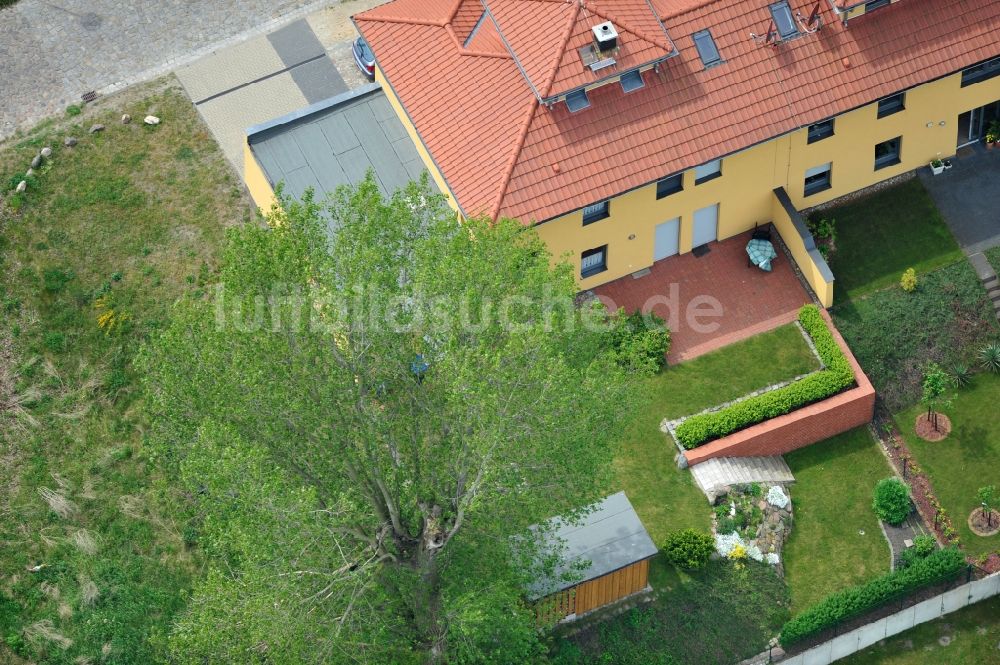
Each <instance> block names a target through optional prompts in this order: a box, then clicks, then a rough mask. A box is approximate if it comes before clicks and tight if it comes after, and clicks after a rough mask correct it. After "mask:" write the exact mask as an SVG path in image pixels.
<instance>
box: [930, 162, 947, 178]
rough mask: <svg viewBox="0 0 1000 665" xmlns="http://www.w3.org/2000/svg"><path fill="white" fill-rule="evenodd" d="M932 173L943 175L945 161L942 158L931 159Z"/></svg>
mask: <svg viewBox="0 0 1000 665" xmlns="http://www.w3.org/2000/svg"><path fill="white" fill-rule="evenodd" d="M931 173H933V174H934V175H941V174H942V173H944V163H943V162H942V161H941V160H940V159H932V160H931Z"/></svg>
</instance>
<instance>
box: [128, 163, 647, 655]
mask: <svg viewBox="0 0 1000 665" xmlns="http://www.w3.org/2000/svg"><path fill="white" fill-rule="evenodd" d="M330 223H333V224H334V225H335V226H336V227H337V233H336V234H333V236H332V237H331V236H330V234H329V233H328V225H329V224H330ZM218 280H219V289H218V290H213V291H212V293H213V294H215V299H214V300H213V301H208V300H206V299H200V298H196V297H195V296H194V295H191V296H189V297H186V298H184V299H182V301H181V302H180V303H179V304H178V305H176V306H175V308H174V310H173V312H172V314H173V318H172V320H171V322H170V323H169V325H168V326H167V327H166V328H165V329H164V330H163V331H162V333H159V334H157V335H155V340H154V341H153V343H151V345H150V346H149V347H148V348H147V349H146V350H145V352H144V353H143V355H142V357H141V359H140V360H139V362H138V363H137V368H138V370H139V374H140V375H143V376H144V380H145V385H146V387H147V389H148V392H149V394H150V397H149V406H150V412H151V418H150V421H151V422H152V423H154V425H153V428H154V429H153V431H152V432H151V442H150V447H151V448H154V449H155V450H156V451H157V454H158V455H159V456H160V459H161V461H162V463H163V465H164V468H165V469H166V471H167V473H168V475H170V474H171V473H172V470H174V469H177V468H179V469H180V470H181V471H182V472H183V474H184V477H185V478H186V479H187V482H188V485H189V487H190V488H191V490H192V491H193V492H194V491H196V488H199V487H204V488H205V493H203V494H202V495H200V497H199V506H198V513H199V514H200V515H201V516H203V522H202V526H201V527H200V531H199V536H198V544H199V547H200V548H203V549H204V551H205V552H206V553H207V554H208V555H209V557H210V559H209V563H210V566H211V569H212V571H213V572H212V575H211V577H210V578H209V579H208V580H207V581H206V582H205V583H204V584H200V585H199V586H198V588H197V589H196V591H195V593H194V595H193V600H192V603H191V610H190V612H189V613H188V614H187V615H185V617H183V618H182V619H181V620H180V621H179V622H178V629H177V631H176V632H175V634H174V636H173V637H172V638H171V649H172V653H173V654H175V656H176V660H178V661H179V662H199V663H200V662H205V661H213V660H214V661H220V662H230V661H231V660H233V658H234V656H235V654H238V653H251V652H253V650H255V649H256V648H257V645H258V644H260V643H261V641H262V640H264V641H265V642H267V643H270V642H271V641H272V640H273V641H275V642H276V645H275V648H273V649H271V650H269V654H286V655H283V656H282V659H283V660H284V662H316V661H323V660H324V659H325V658H327V657H328V654H331V653H345V654H353V653H355V652H356V651H357V645H358V644H365V645H368V646H366V647H365V649H364V651H365V657H366V658H368V659H369V660H372V661H374V662H404V663H405V662H408V661H413V660H423V659H424V658H425V657H426V655H427V652H428V651H429V650H431V649H432V648H434V649H437V650H440V651H442V652H444V653H446V654H447V660H449V661H451V660H454V661H455V662H483V661H486V662H497V663H502V662H512V663H514V662H524V661H530V660H531V659H532V658H533V654H536V653H537V650H538V648H539V642H538V633H537V630H536V626H535V622H534V617H533V616H532V613H531V612H529V611H528V610H527V609H525V607H524V603H523V601H522V596H523V591H524V586H523V585H524V584H525V583H526V582H528V581H529V580H531V579H535V578H537V577H538V576H539V575H542V574H545V573H547V572H551V569H552V566H553V565H554V563H555V561H556V559H557V556H558V552H548V551H538V546H540V543H538V542H536V541H535V540H534V539H525V538H523V537H522V536H523V535H524V534H525V532H526V529H527V527H528V526H529V525H531V524H537V523H540V522H542V521H543V520H545V519H546V518H548V517H551V516H552V515H554V514H560V513H563V512H565V511H566V510H569V509H573V508H578V507H580V506H583V505H586V504H587V503H590V502H591V501H593V500H594V499H595V498H597V497H599V496H601V495H602V493H604V492H606V488H607V486H608V483H609V476H610V471H611V469H610V461H611V459H612V456H613V448H612V446H613V445H614V443H615V442H616V441H617V440H619V438H620V436H621V427H622V425H623V420H624V418H625V417H626V414H628V413H630V408H631V405H632V398H631V396H632V395H633V394H634V390H633V389H632V378H633V374H632V373H631V372H630V370H629V369H626V368H623V367H621V366H620V365H619V363H618V362H617V361H618V360H619V356H618V355H617V352H616V350H615V349H613V348H612V347H611V345H610V344H609V335H608V334H607V332H606V329H604V328H601V329H599V330H594V326H592V325H585V323H586V322H585V321H584V317H586V316H591V315H593V316H594V318H595V320H596V321H604V320H605V319H606V316H607V314H606V312H604V311H603V310H600V311H596V312H595V311H591V310H580V309H578V308H576V307H574V306H572V303H573V301H574V298H575V295H576V284H575V280H574V275H573V269H572V268H571V267H570V266H569V265H566V264H559V265H557V266H555V267H553V266H552V265H551V263H550V256H549V254H548V253H547V251H546V250H545V246H544V244H543V243H542V241H541V240H540V239H539V238H538V236H537V234H535V233H534V232H526V231H525V228H524V226H523V225H522V224H520V223H519V222H517V221H515V220H508V219H503V220H499V221H497V222H491V221H489V220H485V219H469V220H465V222H464V223H463V224H461V225H458V224H455V219H454V212H453V211H451V210H450V209H449V208H448V207H447V206H446V205H445V204H444V203H443V200H442V198H441V197H440V196H439V195H435V194H433V193H432V192H431V191H430V189H429V187H428V186H427V181H426V180H425V181H424V183H423V184H421V185H417V184H411V185H410V186H409V187H407V188H405V189H403V190H400V191H398V192H397V193H396V194H395V195H394V196H393V197H392V198H391V199H385V198H383V196H382V194H381V192H380V190H379V188H378V186H377V185H376V183H375V182H374V180H373V179H372V178H371V177H369V178H368V179H366V180H365V181H364V182H363V183H362V184H360V185H359V186H358V187H357V188H344V189H342V190H340V191H338V192H337V194H336V196H335V197H333V199H332V200H330V201H329V203H328V204H327V207H326V208H325V209H321V208H320V207H319V206H318V205H317V204H315V203H314V202H313V201H312V198H311V197H310V196H306V197H304V199H303V200H302V201H294V200H292V199H287V198H286V199H283V200H282V202H281V209H280V210H276V211H273V212H272V214H271V216H270V218H269V225H268V226H266V227H264V226H262V225H256V224H248V225H246V226H242V227H239V228H235V229H233V230H231V231H230V233H229V238H228V242H227V244H226V247H225V253H224V260H223V265H222V268H221V271H220V274H219V278H218ZM124 283H127V282H124ZM358 294H363V297H359V295H358ZM540 294H546V297H540ZM401 304H405V307H403V308H401V306H400V305H401ZM507 304H514V305H516V307H511V308H509V309H505V306H506V305H507ZM428 307H432V309H429V308H428ZM359 308H360V309H359ZM425 308H428V309H425ZM484 312H485V314H481V313H484ZM470 314H471V315H472V316H473V317H475V318H474V319H473V320H472V321H469V317H470ZM504 314H506V315H507V316H506V317H505V316H504ZM417 357H420V358H421V360H420V361H419V363H418V361H417V360H415V359H416V358H417ZM415 366H422V369H420V370H419V371H415V369H414V367H415ZM217 423H225V427H221V426H219V425H217ZM219 464H223V466H220V465H219ZM290 492H294V493H295V494H293V495H290V494H289V493H290ZM291 496H297V497H299V499H298V502H297V503H295V504H294V505H282V504H281V503H280V502H279V501H278V500H277V499H271V498H269V497H282V500H289V499H290V498H291ZM202 499H203V500H204V501H202ZM219 528H222V529H223V530H222V531H219V530H218V529H219ZM515 537H517V540H516V545H517V546H516V547H514V546H512V545H513V544H514V540H515ZM536 554H537V555H538V556H535V555H536ZM302 569H305V570H309V571H322V574H317V575H312V574H309V575H299V576H296V575H288V574H287V571H291V570H302ZM282 575H286V577H287V579H280V580H279V579H278V578H281V576H282ZM275 633H280V634H281V636H280V637H270V638H268V637H267V636H268V635H272V636H273V635H275ZM269 657H275V658H277V657H278V656H276V655H272V656H269Z"/></svg>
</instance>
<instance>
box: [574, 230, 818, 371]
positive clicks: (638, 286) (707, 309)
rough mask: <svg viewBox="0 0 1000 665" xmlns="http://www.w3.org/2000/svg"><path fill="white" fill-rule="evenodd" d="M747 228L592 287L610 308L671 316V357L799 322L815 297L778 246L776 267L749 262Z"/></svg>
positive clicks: (684, 357) (683, 356)
mask: <svg viewBox="0 0 1000 665" xmlns="http://www.w3.org/2000/svg"><path fill="white" fill-rule="evenodd" d="M749 239H750V233H749V232H747V233H741V234H740V235H738V236H734V237H732V238H729V239H727V240H723V241H721V242H713V243H710V244H709V248H710V250H711V251H709V253H707V254H705V255H704V256H701V257H700V258H699V257H696V256H695V255H694V254H692V253H687V254H680V255H677V256H671V257H669V258H666V259H663V260H662V261H658V262H656V263H654V264H653V266H652V267H651V268H650V272H649V274H647V275H645V276H643V277H639V278H633V277H631V276H627V277H622V278H620V279H617V280H615V281H613V282H609V283H607V284H603V285H601V286H599V287H597V288H595V289H593V291H594V293H595V295H597V296H598V297H600V298H602V299H603V300H604V301H605V302H606V303H607V304H609V305H610V306H611V307H613V308H618V307H623V308H625V310H626V311H627V312H633V311H635V310H642V311H650V310H652V312H653V313H654V314H656V315H658V316H660V317H662V318H664V319H666V320H667V324H668V326H669V327H670V330H671V334H672V340H673V341H672V344H671V348H670V354H669V355H668V356H667V360H668V361H669V362H671V363H676V362H680V361H683V360H690V359H691V358H695V357H697V356H700V355H702V354H705V353H708V352H709V351H714V350H715V349H717V348H720V347H722V346H726V345H727V344H732V343H733V342H737V341H739V340H741V339H746V338H748V337H752V336H753V335H756V334H758V333H761V332H764V331H767V330H771V329H772V328H776V327H778V326H779V325H783V324H785V323H789V322H790V321H793V320H795V318H796V315H797V314H798V310H799V308H800V307H801V306H802V305H804V304H806V303H809V302H811V299H810V297H809V294H807V293H806V291H805V289H804V288H803V286H802V284H801V283H800V282H799V279H798V277H797V276H796V275H795V272H794V270H793V268H792V266H791V264H790V263H789V261H790V259H789V258H788V257H787V255H785V254H784V253H783V252H781V251H780V250H779V251H778V258H777V259H775V260H774V269H773V270H772V272H769V273H768V272H764V271H763V270H760V269H758V268H756V267H752V266H750V265H748V264H747V255H746V244H747V241H748V240H749Z"/></svg>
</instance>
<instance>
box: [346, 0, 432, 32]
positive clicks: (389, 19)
mask: <svg viewBox="0 0 1000 665" xmlns="http://www.w3.org/2000/svg"><path fill="white" fill-rule="evenodd" d="M385 4H391V3H388V2H387V3H385ZM382 6H384V5H379V7H382ZM354 20H355V21H371V22H373V23H374V22H378V23H405V24H407V25H427V26H431V27H433V28H443V27H445V26H446V25H448V23H449V21H447V20H438V21H434V20H431V19H428V18H413V17H412V16H374V17H368V16H365V13H361V14H357V15H355V16H354Z"/></svg>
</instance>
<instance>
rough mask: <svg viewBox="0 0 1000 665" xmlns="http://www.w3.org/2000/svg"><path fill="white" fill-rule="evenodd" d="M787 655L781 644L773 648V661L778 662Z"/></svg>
mask: <svg viewBox="0 0 1000 665" xmlns="http://www.w3.org/2000/svg"><path fill="white" fill-rule="evenodd" d="M784 657H785V650H784V649H782V648H781V647H780V646H775V647H772V648H771V662H772V663H776V662H778V661H779V660H781V659H783V658H784Z"/></svg>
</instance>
